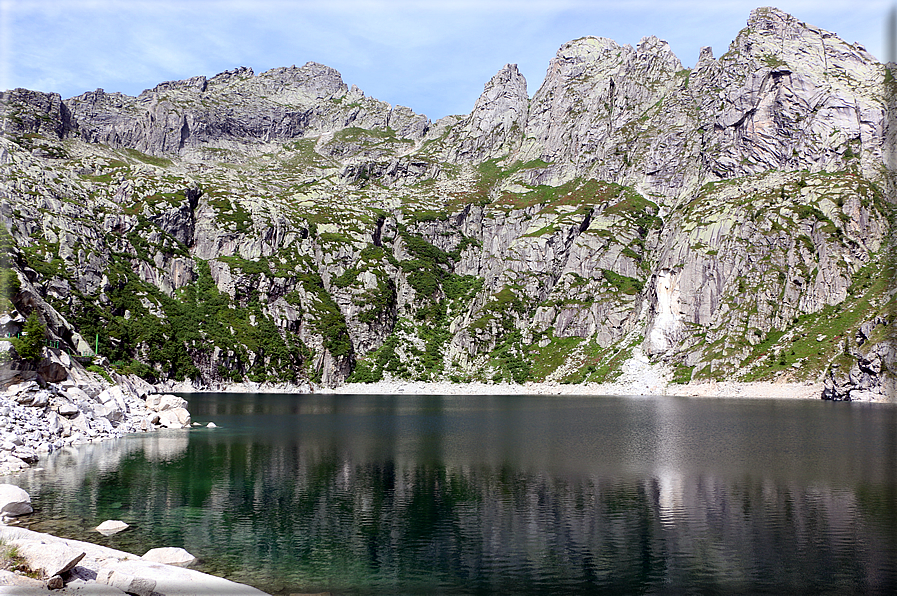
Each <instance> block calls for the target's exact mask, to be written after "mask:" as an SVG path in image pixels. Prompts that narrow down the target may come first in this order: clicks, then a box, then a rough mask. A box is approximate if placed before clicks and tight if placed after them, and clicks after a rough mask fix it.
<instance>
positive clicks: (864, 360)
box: [822, 316, 897, 401]
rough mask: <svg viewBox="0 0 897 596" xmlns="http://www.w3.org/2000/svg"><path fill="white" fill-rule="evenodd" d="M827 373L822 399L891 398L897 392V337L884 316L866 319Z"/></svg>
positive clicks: (877, 399)
mask: <svg viewBox="0 0 897 596" xmlns="http://www.w3.org/2000/svg"><path fill="white" fill-rule="evenodd" d="M845 343H846V344H847V345H846V347H845V353H844V355H842V356H841V357H840V358H838V359H837V360H836V361H835V362H833V363H832V365H831V367H830V369H829V371H828V373H827V374H826V376H825V389H824V390H823V393H822V399H829V400H834V401H889V400H891V399H893V397H894V396H897V337H895V335H894V329H893V323H892V321H890V320H889V319H888V318H886V317H884V316H879V317H876V318H874V319H872V320H869V321H865V322H864V323H863V324H862V325H860V327H859V329H857V332H856V335H855V336H854V337H853V338H846V339H845Z"/></svg>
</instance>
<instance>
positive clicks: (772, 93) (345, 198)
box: [0, 8, 897, 429]
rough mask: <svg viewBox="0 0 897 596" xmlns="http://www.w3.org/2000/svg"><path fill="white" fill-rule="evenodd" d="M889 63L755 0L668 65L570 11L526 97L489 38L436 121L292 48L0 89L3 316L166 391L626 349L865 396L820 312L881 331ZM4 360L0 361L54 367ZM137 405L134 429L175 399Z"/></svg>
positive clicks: (888, 231) (666, 58) (721, 372)
mask: <svg viewBox="0 0 897 596" xmlns="http://www.w3.org/2000/svg"><path fill="white" fill-rule="evenodd" d="M894 77H895V72H894V70H893V66H888V65H882V64H880V63H878V62H877V61H875V59H874V58H873V57H872V56H871V55H869V54H868V53H867V52H866V51H865V49H863V48H862V47H860V46H858V45H856V44H853V45H851V44H848V43H846V42H844V41H843V40H841V39H839V38H838V37H837V36H836V35H835V34H833V33H830V32H827V31H823V30H821V29H818V28H816V27H813V26H812V25H808V24H806V23H803V22H801V21H800V20H798V19H796V18H794V17H793V16H791V15H788V14H785V13H783V12H781V11H778V10H776V9H769V8H761V9H757V10H755V11H753V12H752V13H751V15H750V17H749V19H748V22H747V26H746V27H745V29H743V30H742V31H741V32H740V33H739V34H738V36H737V38H736V39H735V40H734V41H733V42H732V44H731V45H730V47H729V50H728V51H727V52H726V53H725V54H723V55H722V56H720V57H719V58H715V57H714V56H713V54H712V52H711V51H710V50H709V49H705V50H702V52H701V54H700V56H699V57H698V61H697V63H696V65H695V66H694V67H693V68H686V67H684V66H683V64H682V62H681V61H680V60H679V58H677V57H676V56H675V55H674V54H673V53H672V52H671V50H670V48H669V46H668V45H667V43H666V42H664V41H663V40H660V39H657V38H655V37H646V38H645V39H643V40H642V41H641V42H640V43H639V44H638V45H637V46H636V47H631V46H628V45H620V44H617V43H616V42H614V41H612V40H609V39H604V38H597V37H585V38H581V39H577V40H574V41H571V42H569V43H566V44H564V45H563V46H562V47H561V48H560V49H559V50H558V52H557V55H556V56H555V57H554V59H552V61H551V63H550V65H549V68H548V72H547V73H546V76H545V79H544V81H543V82H542V84H541V86H540V87H539V89H538V90H537V91H536V92H535V94H534V95H533V96H532V98H530V97H529V96H528V91H527V83H526V81H525V80H524V78H523V76H522V75H521V73H520V72H519V71H518V69H517V67H516V66H515V65H512V64H509V65H506V66H505V67H503V68H502V69H501V70H500V71H499V72H498V73H497V74H496V75H495V76H494V77H493V78H492V79H491V80H490V81H489V82H488V83H487V84H486V86H485V88H484V91H483V94H482V95H481V96H480V98H479V99H478V100H477V101H476V103H475V105H474V106H473V111H472V112H471V113H470V114H469V115H465V116H452V117H447V118H444V119H442V120H439V121H437V122H431V121H430V120H429V119H427V118H426V117H425V116H422V115H419V114H415V113H414V112H413V111H412V110H410V109H409V108H405V107H402V106H390V105H388V104H385V103H383V102H380V101H377V100H375V99H372V98H368V97H366V96H365V95H364V93H362V92H361V91H360V90H359V89H357V88H356V87H348V86H347V85H346V84H344V83H343V81H342V78H341V77H340V75H339V73H337V72H336V71H334V70H333V69H330V68H328V67H326V66H322V65H319V64H315V63H309V64H306V65H305V66H302V67H300V68H296V67H290V68H278V69H273V70H270V71H267V72H264V73H261V74H258V75H256V74H255V73H253V72H252V71H251V70H250V69H247V68H241V69H236V70H233V71H228V72H225V73H221V74H220V75H217V76H215V77H213V78H211V79H206V78H204V77H195V78H191V79H187V80H184V81H175V82H168V83H162V84H160V85H158V86H156V87H155V88H153V89H150V90H147V91H145V92H143V93H142V94H140V95H139V96H138V97H129V96H125V95H122V94H117V93H105V92H104V91H102V90H97V91H96V92H91V93H86V94H84V95H82V96H79V97H75V98H71V99H67V100H62V99H61V98H59V97H58V96H54V95H51V94H50V95H48V94H40V93H37V92H32V91H27V90H13V91H9V92H6V93H4V94H3V96H2V106H3V107H2V115H3V135H2V138H0V195H2V196H3V198H4V200H3V201H2V202H0V221H2V223H3V226H0V233H2V234H3V238H4V242H5V243H6V245H9V246H10V247H11V248H10V252H9V257H8V258H7V262H6V263H5V264H4V265H3V267H4V269H5V270H8V271H10V272H11V273H10V275H13V276H15V278H16V279H17V280H18V288H19V289H18V290H17V291H16V292H15V293H14V295H12V296H10V297H9V299H8V302H9V304H8V305H6V306H5V310H6V311H7V313H8V320H6V319H4V321H6V322H5V323H4V325H5V326H7V327H10V328H11V329H12V328H13V327H15V326H16V325H18V326H19V327H17V328H20V326H21V322H22V321H24V319H25V315H27V314H30V312H31V311H32V310H37V311H38V312H40V313H41V315H42V320H43V321H45V323H46V327H47V336H48V337H47V338H48V340H50V341H51V342H58V343H59V344H60V345H62V346H66V347H68V348H69V350H71V351H73V353H91V352H92V351H93V349H94V348H96V347H97V346H99V351H100V353H101V354H102V355H104V356H106V357H107V358H108V361H109V364H110V366H109V367H108V368H107V369H106V370H108V371H109V372H110V373H115V372H119V373H133V374H135V375H139V376H140V377H142V378H143V379H145V380H146V381H148V382H150V383H153V384H155V385H156V386H158V387H160V388H162V389H164V390H167V391H171V390H173V389H174V388H180V389H189V388H196V387H204V388H222V387H227V386H229V385H232V384H234V383H252V384H256V385H253V386H255V387H257V386H258V385H257V384H269V385H270V384H279V383H287V384H292V385H294V386H295V385H299V386H301V387H309V386H311V387H314V386H315V385H318V384H323V385H336V384H339V383H342V382H343V381H345V380H346V379H347V378H349V379H352V380H357V381H371V380H377V379H380V378H383V377H398V378H406V379H415V380H428V379H446V380H457V381H464V380H485V381H492V380H496V381H497V380H508V381H515V382H523V381H526V380H557V381H566V382H582V381H586V380H590V381H610V380H612V379H613V378H614V377H615V375H617V374H620V372H621V371H622V370H623V363H625V362H626V361H627V360H628V359H630V358H632V357H635V355H637V354H641V353H644V354H646V355H647V357H648V358H650V359H651V360H653V361H663V362H665V363H667V364H668V365H669V367H670V369H671V370H672V371H673V372H674V377H675V378H676V379H677V380H680V381H686V380H688V379H719V380H732V379H735V380H738V379H741V380H753V379H756V380H777V379H778V380H793V381H803V380H822V379H828V384H829V385H828V386H829V389H827V391H826V395H827V396H829V397H837V398H839V399H843V398H845V396H854V397H852V398H853V399H859V398H860V396H862V398H863V399H871V398H872V397H874V399H886V398H887V396H888V395H890V393H889V389H888V388H889V387H891V386H892V385H893V381H892V380H891V378H890V377H889V376H888V375H889V372H888V371H890V370H894V369H893V368H889V365H888V362H889V359H891V358H892V355H891V354H892V352H893V345H894V343H893V341H894V340H893V336H892V335H887V336H885V335H882V334H881V332H878V331H877V332H875V333H874V334H873V337H872V338H871V339H869V340H868V341H866V342H865V343H864V344H863V346H860V345H857V342H856V340H855V339H852V338H855V337H856V334H857V333H858V332H859V327H860V325H862V324H864V322H867V321H870V320H879V319H880V320H881V321H883V322H882V323H879V324H877V325H876V326H875V327H876V328H880V329H894V328H895V327H894V325H893V312H894V302H895V290H894V285H893V283H892V279H893V262H892V261H891V260H890V257H889V253H888V250H890V248H889V247H890V246H891V239H892V236H893V232H892V225H893V224H892V217H893V215H892V214H893V210H894V206H893V205H894V201H893V197H894V188H895V184H894V183H895V177H894V172H895V168H897V162H895V155H893V153H894V151H893V150H892V149H891V148H892V147H893V146H895V144H897V124H895V123H894V122H893V120H892V119H891V116H890V115H891V114H893V113H895V112H897V100H895V95H897V87H895V85H894V80H895V79H894ZM858 312H863V313H864V314H863V316H862V317H859V316H858V315H857V314H856V313H858ZM859 319H862V320H859ZM870 333H871V331H870ZM85 338H87V340H85ZM91 338H93V345H91V343H90V339H91ZM875 346H878V347H875ZM860 348H862V349H860ZM60 358H61V356H60ZM9 361H10V364H9V365H8V367H7V370H6V371H5V372H4V373H3V374H4V376H3V378H6V379H8V381H6V382H8V383H12V382H15V383H21V382H25V381H29V380H32V379H36V378H37V376H40V377H41V378H44V379H48V378H52V377H54V375H61V373H59V372H58V370H57V369H58V366H57V365H59V366H63V364H61V363H54V362H52V361H51V360H48V361H47V362H46V363H44V362H41V363H39V364H38V363H32V364H29V363H21V362H18V361H17V360H16V359H15V358H14V357H13V356H9ZM13 366H15V367H17V368H13ZM63 367H64V366H63ZM54 370H55V371H57V372H55V373H54ZM131 378H133V377H131ZM51 393H52V392H51ZM51 398H52V396H51V395H50V394H48V395H42V394H38V392H37V391H34V392H29V394H28V395H27V396H23V399H31V400H32V401H35V400H36V403H41V401H42V400H44V399H47V400H49V401H48V402H47V403H51V402H52V399H51ZM156 399H161V398H153V400H156ZM78 401H79V398H72V397H68V398H67V402H70V403H74V402H78ZM83 401H84V400H83V399H80V402H83ZM153 404H154V405H149V407H150V409H151V411H152V414H151V416H150V418H149V421H148V422H147V423H146V424H150V422H152V423H154V424H161V425H162V426H171V427H176V426H183V425H185V424H190V419H189V417H188V416H186V411H185V410H184V411H181V409H180V408H182V406H178V405H176V404H170V405H169V406H164V407H163V406H162V404H161V402H159V403H158V404H156V402H155V401H154V402H153ZM130 407H131V405H130V402H128V401H127V399H122V398H120V397H116V396H113V395H106V396H104V397H102V398H100V399H99V400H98V403H96V405H95V406H91V408H90V410H91V414H90V415H92V416H93V417H94V419H97V418H102V419H105V420H107V421H108V422H109V423H110V424H112V425H114V424H116V423H117V422H119V420H120V419H119V418H118V417H119V416H127V415H128V414H129V413H128V411H127V408H130ZM55 411H56V412H57V413H58V418H53V420H52V424H53V426H54V428H63V429H64V428H66V425H69V426H72V425H74V426H75V427H76V428H79V426H78V424H80V423H78V422H76V421H77V420H78V419H79V416H78V415H77V413H76V412H75V411H74V410H73V409H72V408H71V407H70V406H69V405H67V403H66V402H65V401H62V400H61V401H60V403H59V404H58V409H57V410H55ZM79 411H81V410H79ZM85 414H86V413H85ZM66 421H69V422H66Z"/></svg>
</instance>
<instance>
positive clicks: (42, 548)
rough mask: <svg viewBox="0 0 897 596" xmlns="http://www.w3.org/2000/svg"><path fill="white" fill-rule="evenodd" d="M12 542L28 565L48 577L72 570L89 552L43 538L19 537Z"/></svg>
mask: <svg viewBox="0 0 897 596" xmlns="http://www.w3.org/2000/svg"><path fill="white" fill-rule="evenodd" d="M10 544H12V545H14V546H16V547H17V548H18V551H19V555H20V556H21V557H22V558H24V559H25V561H27V563H28V567H30V568H31V569H32V570H34V571H39V572H40V573H41V574H42V575H43V576H44V577H48V578H49V577H53V576H54V575H62V574H63V573H66V572H67V571H71V570H72V569H74V568H75V565H77V564H78V562H79V561H81V559H83V558H84V555H85V554H87V553H85V552H84V551H83V550H81V549H78V548H76V547H71V546H69V545H68V544H63V543H60V542H55V541H48V540H41V539H17V540H12V541H10Z"/></svg>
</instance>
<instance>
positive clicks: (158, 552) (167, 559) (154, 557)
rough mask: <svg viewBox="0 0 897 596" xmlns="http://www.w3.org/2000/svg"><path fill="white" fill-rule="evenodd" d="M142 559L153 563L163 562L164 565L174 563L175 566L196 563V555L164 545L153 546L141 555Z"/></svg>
mask: <svg viewBox="0 0 897 596" xmlns="http://www.w3.org/2000/svg"><path fill="white" fill-rule="evenodd" d="M141 559H143V560H144V561H152V562H153V563H164V564H165V565H174V566H175V567H189V566H190V565H193V564H194V563H196V557H194V556H193V555H191V554H190V553H188V552H187V551H185V550H184V549H182V548H174V547H170V546H169V547H166V548H154V549H152V550H149V551H147V552H146V554H145V555H143V556H142V557H141Z"/></svg>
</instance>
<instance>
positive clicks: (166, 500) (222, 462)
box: [17, 394, 897, 594]
mask: <svg viewBox="0 0 897 596" xmlns="http://www.w3.org/2000/svg"><path fill="white" fill-rule="evenodd" d="M185 397H187V398H188V400H189V401H190V410H191V412H192V413H193V415H194V419H196V420H199V421H201V422H207V421H209V420H214V421H215V422H216V423H217V424H219V425H221V426H222V428H218V429H206V428H202V429H196V430H192V431H164V432H160V433H155V434H148V435H135V436H130V437H127V438H125V439H122V440H120V441H117V442H115V443H106V444H100V445H92V446H85V447H81V448H78V449H73V450H71V451H70V452H68V453H66V452H63V453H59V454H55V455H54V457H51V458H50V460H49V461H48V462H47V464H46V470H45V471H44V472H32V473H29V474H27V475H25V476H22V477H19V478H17V483H18V484H20V485H21V486H23V487H24V488H26V490H29V491H30V492H31V494H32V497H33V500H34V502H35V506H36V508H37V513H36V514H35V515H33V516H32V518H31V519H29V520H27V521H26V522H25V523H26V524H27V525H28V527H31V528H32V529H36V530H41V531H51V532H53V533H56V534H60V535H64V536H69V537H72V538H79V539H89V540H91V541H94V542H97V543H100V544H105V545H108V546H112V547H115V548H121V549H123V550H127V551H130V552H136V553H138V554H142V553H143V552H144V551H146V550H148V549H149V548H153V547H157V546H182V547H184V548H186V549H187V550H188V551H190V552H191V553H193V554H195V555H197V556H198V557H200V559H201V566H200V569H201V570H203V571H209V572H212V573H216V574H220V575H225V576H227V577H228V578H229V579H233V580H235V581H239V582H244V583H248V584H251V585H254V586H257V587H259V588H261V589H263V590H266V591H270V592H272V593H283V594H289V593H295V592H320V591H325V590H326V591H332V592H334V593H346V594H368V593H371V594H373V593H388V594H394V593H407V594H423V593H427V594H432V593H446V594H448V593H451V594H514V593H518V594H523V593H526V594H557V593H566V594H570V593H601V592H606V593H657V592H664V593H665V592H673V593H676V592H681V591H690V592H701V593H725V594H729V593H752V594H755V593H781V592H783V591H786V590H790V591H793V592H797V593H804V592H814V593H824V594H850V593H892V592H893V591H894V590H895V589H897V408H895V407H893V406H887V405H875V404H843V403H842V404H834V403H823V402H803V401H800V402H799V401H771V400H741V401H735V400H693V399H680V398H672V397H656V398H616V397H569V396H563V397H560V396H551V397H537V396H514V397H502V396H493V397H483V396H475V397H463V396H409V395H402V396H386V395H383V396H377V395H365V396H360V395H359V396H346V395H264V394H232V395H223V394H202V395H188V396H185ZM106 519H122V520H124V521H126V522H127V523H129V524H131V525H132V528H131V529H129V530H128V531H126V532H123V533H121V534H117V535H115V536H110V537H103V536H101V535H99V534H97V533H95V532H92V531H91V529H92V528H93V527H95V526H96V525H97V524H99V523H100V522H102V521H104V520H106Z"/></svg>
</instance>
